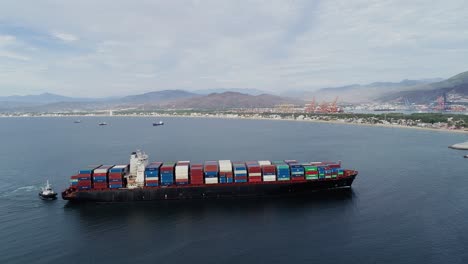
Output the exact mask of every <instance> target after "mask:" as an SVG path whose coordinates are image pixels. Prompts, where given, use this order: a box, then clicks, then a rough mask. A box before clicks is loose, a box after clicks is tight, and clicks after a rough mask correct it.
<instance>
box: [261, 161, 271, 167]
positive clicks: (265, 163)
mask: <svg viewBox="0 0 468 264" xmlns="http://www.w3.org/2000/svg"><path fill="white" fill-rule="evenodd" d="M258 164H259V165H260V166H264V165H271V161H269V160H259V161H258Z"/></svg>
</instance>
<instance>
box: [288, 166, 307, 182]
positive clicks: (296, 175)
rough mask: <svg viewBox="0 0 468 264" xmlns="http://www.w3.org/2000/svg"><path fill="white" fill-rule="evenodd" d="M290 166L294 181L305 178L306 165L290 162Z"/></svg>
mask: <svg viewBox="0 0 468 264" xmlns="http://www.w3.org/2000/svg"><path fill="white" fill-rule="evenodd" d="M289 167H290V169H291V180H293V181H301V180H304V166H302V165H301V164H299V163H293V162H290V163H289Z"/></svg>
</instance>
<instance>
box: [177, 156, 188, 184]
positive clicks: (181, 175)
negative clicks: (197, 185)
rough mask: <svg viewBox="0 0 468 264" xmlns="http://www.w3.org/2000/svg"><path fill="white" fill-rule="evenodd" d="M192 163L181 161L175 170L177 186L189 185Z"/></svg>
mask: <svg viewBox="0 0 468 264" xmlns="http://www.w3.org/2000/svg"><path fill="white" fill-rule="evenodd" d="M189 166H190V161H179V162H177V166H176V168H175V178H176V184H177V185H185V184H189Z"/></svg>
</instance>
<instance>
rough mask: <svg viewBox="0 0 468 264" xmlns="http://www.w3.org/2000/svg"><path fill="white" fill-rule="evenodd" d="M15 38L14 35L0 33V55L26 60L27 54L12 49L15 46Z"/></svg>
mask: <svg viewBox="0 0 468 264" xmlns="http://www.w3.org/2000/svg"><path fill="white" fill-rule="evenodd" d="M17 45H18V43H17V40H16V38H15V37H14V36H10V35H0V57H2V58H6V59H13V60H21V61H28V60H30V58H29V57H28V56H25V55H22V54H20V53H18V52H15V51H12V49H14V47H15V46H17Z"/></svg>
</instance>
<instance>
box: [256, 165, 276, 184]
mask: <svg viewBox="0 0 468 264" xmlns="http://www.w3.org/2000/svg"><path fill="white" fill-rule="evenodd" d="M258 163H260V161H259V162H258ZM268 163H270V162H268ZM262 174H263V181H264V182H271V181H276V166H275V165H271V163H270V164H265V163H264V165H262Z"/></svg>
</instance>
